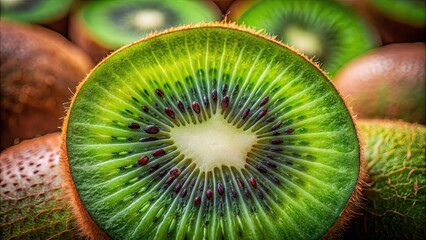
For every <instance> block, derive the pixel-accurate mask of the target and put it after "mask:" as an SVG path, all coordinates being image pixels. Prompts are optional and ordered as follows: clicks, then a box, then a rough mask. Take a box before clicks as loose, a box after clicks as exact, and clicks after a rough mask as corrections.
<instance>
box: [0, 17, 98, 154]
mask: <svg viewBox="0 0 426 240" xmlns="http://www.w3.org/2000/svg"><path fill="white" fill-rule="evenodd" d="M0 48H1V51H0V103H1V105H0V106H1V115H0V116H1V122H0V123H1V124H0V132H1V139H0V140H1V141H0V142H1V149H4V148H6V147H8V146H11V145H13V144H14V142H15V140H16V139H18V140H19V139H21V140H23V139H30V138H33V137H35V136H37V135H43V134H46V133H49V132H54V131H57V130H58V128H59V126H60V125H61V124H62V120H60V118H62V117H63V116H64V112H65V108H64V105H63V104H64V103H65V102H68V101H69V99H70V97H71V94H72V92H71V90H70V89H74V88H75V86H77V84H78V82H79V81H80V80H82V79H83V78H84V76H85V75H86V74H87V73H88V72H89V70H90V68H91V67H92V66H93V63H92V61H91V60H90V58H89V57H88V56H87V55H86V54H85V53H84V52H82V51H81V50H80V49H78V48H76V47H75V46H74V45H72V44H71V43H70V42H69V41H67V40H66V39H64V38H63V37H62V36H60V35H59V34H57V33H55V32H53V31H50V30H48V29H45V28H43V27H39V26H31V25H24V24H19V23H12V22H8V21H4V20H2V21H0Z"/></svg>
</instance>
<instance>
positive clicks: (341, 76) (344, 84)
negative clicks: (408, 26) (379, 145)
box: [334, 43, 426, 124]
mask: <svg viewBox="0 0 426 240" xmlns="http://www.w3.org/2000/svg"><path fill="white" fill-rule="evenodd" d="M425 54H426V47H425V43H400V44H391V45H387V46H384V47H381V48H377V49H374V50H372V51H370V52H368V53H366V54H364V55H362V56H360V57H359V58H357V59H355V60H354V61H353V62H351V63H349V64H348V65H347V66H345V67H344V68H343V69H342V70H341V71H340V72H339V73H338V74H336V76H335V78H334V83H335V86H336V87H337V89H339V91H340V92H341V93H342V94H343V95H345V96H348V100H349V101H350V103H351V105H352V107H353V110H354V111H355V112H356V113H357V114H358V115H359V116H360V117H361V118H391V119H403V120H405V121H408V122H418V123H422V124H424V123H425V121H426V90H425V89H426V85H425V81H426V63H425V62H426V57H425V56H426V55H425Z"/></svg>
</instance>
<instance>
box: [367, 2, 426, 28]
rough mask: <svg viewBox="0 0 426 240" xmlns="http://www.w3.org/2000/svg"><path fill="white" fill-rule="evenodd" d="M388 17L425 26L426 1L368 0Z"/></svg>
mask: <svg viewBox="0 0 426 240" xmlns="http://www.w3.org/2000/svg"><path fill="white" fill-rule="evenodd" d="M367 1H368V2H369V4H370V5H371V6H374V7H375V8H376V9H378V10H379V11H381V12H382V13H383V14H385V15H386V16H387V17H389V18H392V19H395V20H397V21H401V22H406V23H409V24H411V25H416V26H423V27H424V26H425V19H426V11H425V8H426V2H425V1H423V0H367Z"/></svg>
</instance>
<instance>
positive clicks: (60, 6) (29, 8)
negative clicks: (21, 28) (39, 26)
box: [0, 0, 72, 23]
mask: <svg viewBox="0 0 426 240" xmlns="http://www.w3.org/2000/svg"><path fill="white" fill-rule="evenodd" d="M71 4H72V0H61V1H57V0H31V1H28V0H0V9H1V17H2V18H5V19H9V20H14V21H22V22H32V23H51V22H54V21H57V20H59V19H61V18H63V17H64V16H65V15H66V14H67V13H68V11H69V9H70V7H71Z"/></svg>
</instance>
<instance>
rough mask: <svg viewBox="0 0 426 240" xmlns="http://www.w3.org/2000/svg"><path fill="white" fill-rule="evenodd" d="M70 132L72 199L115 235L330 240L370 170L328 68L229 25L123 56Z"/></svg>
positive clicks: (172, 33)
mask: <svg viewBox="0 0 426 240" xmlns="http://www.w3.org/2000/svg"><path fill="white" fill-rule="evenodd" d="M63 138H64V143H63V144H64V145H63V147H64V151H63V154H64V155H63V158H62V159H63V161H64V163H65V164H66V165H69V168H66V169H65V172H67V171H68V172H69V174H70V177H69V179H68V180H67V182H69V184H70V186H71V185H73V183H72V182H74V184H75V191H74V190H71V195H72V198H73V199H77V200H76V202H77V204H81V205H83V206H84V207H85V209H86V211H87V214H88V215H87V216H89V217H90V218H91V219H92V220H93V221H94V222H95V223H96V224H97V227H98V228H100V229H101V231H103V232H104V233H105V234H106V235H107V236H109V237H111V238H113V239H140V238H144V239H165V238H167V237H171V238H175V239H241V238H243V239H259V238H264V239H283V238H284V239H317V238H320V237H321V236H324V235H325V234H326V232H327V230H329V229H330V228H331V227H332V226H333V224H334V223H335V222H336V220H337V219H338V217H339V216H340V215H341V214H342V212H343V210H344V209H345V206H346V205H347V203H348V201H349V199H350V198H351V195H352V194H353V193H354V192H355V189H356V185H357V181H358V180H359V179H358V176H359V174H360V149H359V143H358V138H357V133H356V130H355V127H354V124H353V122H352V118H351V115H350V114H349V111H348V110H347V108H346V106H345V103H344V102H343V100H342V99H341V97H340V96H339V94H338V93H337V91H336V90H335V89H334V87H333V86H332V84H331V83H330V81H329V79H328V78H327V77H326V76H325V75H324V73H323V72H322V71H321V70H320V69H319V68H318V67H317V66H316V65H314V64H313V63H312V62H310V61H309V60H308V59H307V58H305V57H303V56H301V55H299V54H298V53H296V52H294V51H292V50H291V49H289V48H288V47H286V46H285V45H283V44H281V43H279V42H277V41H275V40H273V39H270V38H268V37H266V36H263V35H260V34H258V33H256V32H254V31H250V30H247V29H243V28H238V27H237V26H235V25H231V24H224V23H212V24H202V25H196V26H185V27H181V28H177V29H172V30H169V31H166V32H163V33H160V34H157V35H155V36H150V37H148V38H146V39H144V40H142V41H139V42H136V43H134V44H132V45H129V46H126V47H124V48H121V49H120V50H118V51H116V52H115V53H114V54H112V55H110V56H109V57H108V58H107V59H105V60H104V61H102V62H101V63H100V64H99V65H98V66H97V67H96V68H95V69H94V70H93V71H92V72H91V74H90V75H89V76H88V77H87V78H86V80H85V81H84V82H83V83H82V84H81V85H80V86H79V88H78V91H77V93H76V95H75V96H74V98H73V100H72V103H71V107H70V109H69V111H68V115H67V118H66V121H65V123H64V126H63ZM80 201H81V202H80ZM79 202H80V203H79ZM76 208H77V209H81V206H77V207H76ZM77 215H79V216H80V217H81V216H84V215H85V213H81V211H78V212H77ZM83 222H84V220H83ZM84 227H87V225H86V226H83V228H84ZM90 231H91V230H90ZM93 232H97V231H93ZM95 236H96V235H95ZM98 236H99V235H98Z"/></svg>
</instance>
